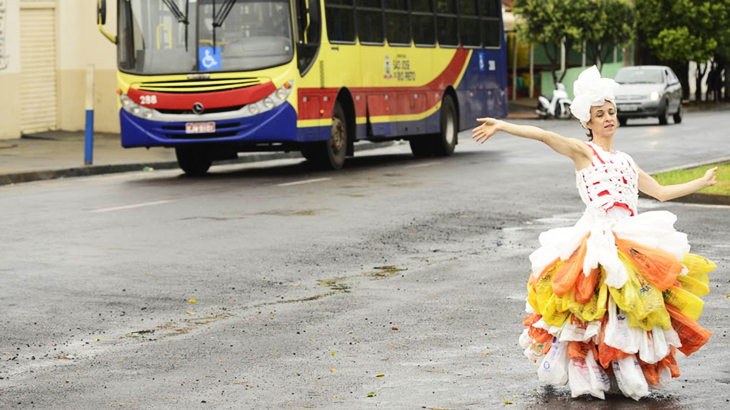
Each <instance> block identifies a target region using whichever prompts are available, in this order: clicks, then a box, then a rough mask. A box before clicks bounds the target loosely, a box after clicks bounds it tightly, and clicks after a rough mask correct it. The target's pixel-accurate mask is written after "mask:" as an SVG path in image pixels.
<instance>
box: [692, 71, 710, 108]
mask: <svg viewBox="0 0 730 410" xmlns="http://www.w3.org/2000/svg"><path fill="white" fill-rule="evenodd" d="M708 66H709V64H708V63H705V68H704V69H701V68H700V67H701V64H700V63H697V71H696V75H695V101H697V102H700V101H702V77H704V76H705V73H707V67H708Z"/></svg>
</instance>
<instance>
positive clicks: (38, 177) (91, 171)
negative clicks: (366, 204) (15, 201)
mask: <svg viewBox="0 0 730 410" xmlns="http://www.w3.org/2000/svg"><path fill="white" fill-rule="evenodd" d="M391 145H395V141H386V142H369V143H367V144H362V145H357V144H356V145H355V152H362V151H369V150H373V149H378V148H385V147H389V146H391ZM289 158H301V159H302V160H303V159H304V158H303V157H302V156H301V154H300V153H299V152H298V151H295V152H274V153H266V154H245V155H242V156H240V157H238V158H237V159H233V160H225V161H215V162H214V164H213V165H214V166H215V165H234V164H246V163H251V162H261V161H271V160H275V159H289ZM145 167H151V168H155V169H176V168H178V165H177V161H158V162H137V163H130V164H111V165H91V166H81V167H74V168H64V169H52V170H41V171H29V172H19V173H14V174H5V175H0V186H2V185H11V184H21V183H24V182H33V181H44V180H50V179H59V178H72V177H85V176H92V175H103V174H115V173H121V172H132V171H142V170H143V169H144V168H145Z"/></svg>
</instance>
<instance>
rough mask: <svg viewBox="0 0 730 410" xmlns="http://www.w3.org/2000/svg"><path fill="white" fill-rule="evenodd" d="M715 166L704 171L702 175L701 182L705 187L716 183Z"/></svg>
mask: <svg viewBox="0 0 730 410" xmlns="http://www.w3.org/2000/svg"><path fill="white" fill-rule="evenodd" d="M716 173H717V167H714V168H710V169H708V170H707V172H705V176H703V177H702V182H703V183H704V184H705V188H707V187H708V186H713V185H715V184H716V183H717V176H716V175H715V174H716Z"/></svg>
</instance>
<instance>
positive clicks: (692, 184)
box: [639, 167, 717, 202]
mask: <svg viewBox="0 0 730 410" xmlns="http://www.w3.org/2000/svg"><path fill="white" fill-rule="evenodd" d="M716 172H717V167H714V168H710V169H708V170H707V172H705V176H703V177H702V178H697V179H695V180H694V181H689V182H686V183H684V184H677V185H667V186H663V185H660V184H659V183H658V182H657V181H656V179H654V178H652V176H651V175H649V174H647V173H646V172H644V170H642V169H641V168H639V191H641V192H643V193H645V194H647V195H649V196H652V197H654V198H656V199H658V200H660V201H662V202H664V201H669V200H672V199H674V198H679V197H681V196H685V195H689V194H692V193H694V192H697V191H699V190H700V189H702V188H707V187H708V186H713V185H715V184H716V183H717V178H716V176H715V173H716Z"/></svg>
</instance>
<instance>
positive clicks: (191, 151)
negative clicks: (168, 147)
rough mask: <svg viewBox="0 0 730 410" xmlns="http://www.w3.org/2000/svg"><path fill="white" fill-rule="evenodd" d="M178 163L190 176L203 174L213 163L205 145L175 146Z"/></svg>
mask: <svg viewBox="0 0 730 410" xmlns="http://www.w3.org/2000/svg"><path fill="white" fill-rule="evenodd" d="M175 155H176V156H177V164H178V165H179V166H180V168H181V169H182V170H183V171H185V173H186V174H188V175H190V176H194V177H197V176H202V175H205V174H206V173H207V172H208V169H209V168H210V166H211V165H212V164H213V160H212V159H211V158H210V153H209V152H208V149H206V148H203V147H200V146H198V147H195V146H192V147H175Z"/></svg>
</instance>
